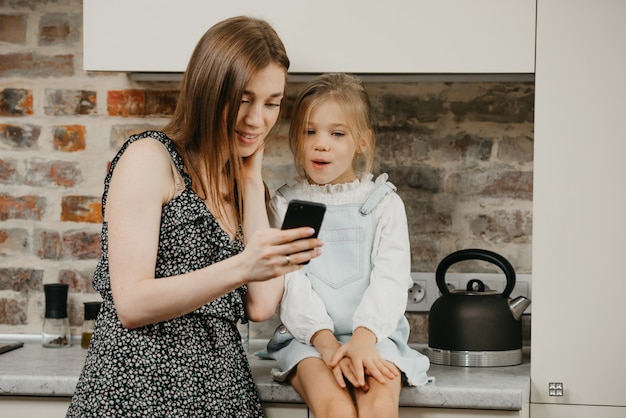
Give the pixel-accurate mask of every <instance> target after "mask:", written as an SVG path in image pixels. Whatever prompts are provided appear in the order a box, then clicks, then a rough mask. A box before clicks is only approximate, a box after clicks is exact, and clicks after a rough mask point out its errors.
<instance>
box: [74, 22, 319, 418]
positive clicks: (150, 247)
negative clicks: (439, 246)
mask: <svg viewBox="0 0 626 418" xmlns="http://www.w3.org/2000/svg"><path fill="white" fill-rule="evenodd" d="M288 67H289V60H288V58H287V54H286V52H285V49H284V46H283V44H282V42H281V41H280V39H279V37H278V36H277V34H276V33H275V31H274V30H273V29H272V28H271V27H270V26H269V25H268V24H267V23H266V22H264V21H262V20H257V19H252V18H248V17H236V18H231V19H227V20H225V21H223V22H220V23H218V24H216V25H215V26H213V27H212V28H211V29H209V30H208V31H207V32H206V34H205V35H204V36H203V37H202V38H201V39H200V41H199V43H198V44H197V46H196V48H195V50H194V52H193V54H192V56H191V59H190V62H189V65H188V67H187V70H186V72H185V76H184V79H183V82H182V87H181V91H180V97H179V101H178V104H177V107H176V111H175V114H174V116H173V118H172V119H171V121H170V122H169V123H168V125H167V126H166V127H165V128H164V129H163V131H162V132H160V131H149V132H144V133H142V134H140V135H135V136H132V137H131V138H130V139H129V140H128V141H127V142H126V143H125V144H124V145H123V146H122V148H121V149H120V151H119V153H118V154H117V156H116V157H115V158H114V159H113V161H112V163H111V168H110V171H109V173H108V175H107V177H106V179H105V188H104V194H103V211H104V224H103V229H102V259H101V261H100V263H99V265H98V267H97V270H96V272H95V276H94V287H95V288H96V289H97V290H98V291H99V292H100V294H101V295H102V299H103V302H102V307H101V310H100V314H99V316H98V318H97V321H96V328H95V330H94V334H93V338H92V341H91V345H90V348H89V351H88V354H87V359H86V362H85V366H84V368H83V371H82V374H81V376H80V379H79V382H78V385H77V388H76V392H75V395H74V397H73V400H72V403H71V405H70V408H69V410H68V413H67V416H68V417H82V418H84V417H121V416H123V417H139V416H142V417H143V416H145V417H175V416H176V417H183V416H184V417H205V416H215V417H259V416H262V415H263V414H262V410H261V405H260V401H259V398H258V395H257V392H256V388H255V385H254V381H253V379H252V375H251V373H250V368H249V364H248V362H247V358H246V354H245V352H244V350H243V348H242V345H241V338H240V335H239V333H238V331H237V327H236V322H237V321H246V320H247V319H251V320H254V321H262V320H265V319H267V318H269V317H270V316H271V315H272V314H273V313H274V311H275V309H276V307H277V304H278V302H279V300H280V297H281V295H282V291H283V283H284V279H283V277H282V276H283V275H284V274H286V273H289V272H293V271H295V270H297V269H298V268H299V267H298V263H300V262H303V261H307V260H310V259H312V258H314V257H316V256H317V255H318V254H319V247H320V246H321V242H320V241H319V240H317V239H310V238H307V237H310V235H311V234H312V232H313V231H312V230H310V229H309V228H300V229H296V230H291V231H280V230H278V229H270V228H269V223H268V218H267V211H266V197H265V196H266V192H265V184H264V182H263V179H262V177H261V161H262V157H263V146H264V142H265V140H266V138H267V137H268V135H269V133H270V131H271V130H272V128H273V126H274V124H275V123H276V121H277V119H278V117H279V113H280V108H281V107H280V105H281V101H282V98H283V92H284V88H285V80H286V74H287V69H288ZM298 238H307V239H304V240H297V239H298Z"/></svg>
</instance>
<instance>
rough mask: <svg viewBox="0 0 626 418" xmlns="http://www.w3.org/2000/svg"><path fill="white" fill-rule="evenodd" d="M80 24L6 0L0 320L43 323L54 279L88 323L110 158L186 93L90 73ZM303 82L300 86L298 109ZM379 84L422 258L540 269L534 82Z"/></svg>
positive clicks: (0, 33)
mask: <svg viewBox="0 0 626 418" xmlns="http://www.w3.org/2000/svg"><path fill="white" fill-rule="evenodd" d="M82 29H83V28H82V2H81V1H80V0H50V1H46V2H0V333H21V332H26V333H38V332H39V331H40V329H41V320H42V318H41V317H42V313H43V305H44V298H43V292H42V284H44V283H52V282H63V283H68V284H69V285H70V293H69V314H70V323H71V324H72V326H73V331H74V333H78V332H79V327H80V325H81V323H82V302H85V301H90V300H99V295H98V294H97V293H96V292H95V291H94V289H93V287H92V284H91V275H92V274H93V270H94V269H95V266H96V264H97V261H98V258H99V256H100V235H99V234H100V227H101V221H102V218H101V202H100V199H101V194H102V182H103V179H104V175H105V173H106V170H107V167H108V165H109V163H110V161H111V159H112V157H113V156H114V155H115V152H116V150H117V149H118V148H119V147H120V146H121V144H122V143H123V142H124V141H125V139H126V138H127V137H128V135H130V134H132V133H135V132H138V131H142V130H145V129H154V128H156V129H158V128H159V127H161V126H162V125H163V124H164V123H165V122H166V121H167V117H168V116H169V115H171V114H172V112H173V109H174V106H175V103H176V97H177V94H178V84H177V83H176V82H151V83H145V82H144V83H140V82H135V81H133V80H131V79H130V78H129V77H128V76H127V74H124V73H109V72H95V73H86V72H84V71H83V69H82ZM399 53H401V52H399ZM402 53H403V52H402ZM300 87H301V84H299V83H290V84H289V85H288V91H287V102H286V107H287V110H289V109H290V107H291V104H292V102H293V98H294V97H295V95H296V93H297V91H298V89H299V88H300ZM368 90H369V92H370V94H371V97H372V101H373V104H374V107H375V113H376V119H377V161H376V171H377V172H380V171H386V172H388V173H389V174H390V179H391V181H393V182H394V183H395V184H396V185H397V186H398V191H399V193H400V195H401V196H402V197H403V199H404V201H405V204H406V208H407V213H408V215H409V223H410V228H411V244H412V249H411V251H412V263H413V270H415V271H434V269H435V268H436V266H437V264H438V262H439V261H440V260H441V259H442V258H443V257H444V256H445V255H447V254H448V253H450V252H452V251H454V250H456V249H460V248H467V247H480V248H487V249H492V250H495V251H497V252H499V253H501V254H503V255H504V256H505V257H507V258H508V259H509V260H510V261H511V262H512V263H513V265H514V267H515V269H516V271H517V272H519V273H529V272H530V267H531V259H530V257H531V226H532V174H533V171H532V164H533V111H534V108H533V102H534V86H533V85H532V83H505V82H494V83H458V82H457V83H438V82H429V83H371V84H368ZM287 129H288V128H287V122H283V123H282V124H281V127H280V131H279V135H278V137H277V138H276V139H275V140H274V141H273V142H271V143H270V144H269V145H268V150H267V153H266V158H265V168H264V170H265V175H266V180H267V182H268V186H269V187H270V189H272V190H273V189H275V188H276V187H278V186H280V185H281V184H282V183H283V182H284V181H285V180H286V179H288V178H290V177H291V176H292V175H293V168H292V160H291V154H290V151H289V148H288V146H287V139H286V133H287ZM486 267H489V266H482V265H471V264H470V265H468V266H466V267H462V268H464V269H466V270H468V271H475V269H478V268H486ZM410 320H411V323H412V325H413V335H412V340H413V341H422V342H423V341H424V340H425V338H426V328H425V327H426V322H427V321H426V316H425V315H416V314H413V315H410ZM274 326H275V324H274V323H273V322H272V321H270V322H269V323H266V324H262V325H259V326H258V328H257V333H258V334H260V335H261V336H267V334H268V333H269V332H270V330H271V329H273V327H274ZM253 336H254V335H253Z"/></svg>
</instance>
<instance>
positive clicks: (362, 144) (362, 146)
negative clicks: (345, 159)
mask: <svg viewBox="0 0 626 418" xmlns="http://www.w3.org/2000/svg"><path fill="white" fill-rule="evenodd" d="M371 139H372V131H371V129H368V130H367V131H366V132H365V135H364V136H362V137H360V138H359V141H358V146H357V149H356V153H357V154H362V153H363V152H365V150H366V149H367V148H368V144H369V143H371V142H372V141H371Z"/></svg>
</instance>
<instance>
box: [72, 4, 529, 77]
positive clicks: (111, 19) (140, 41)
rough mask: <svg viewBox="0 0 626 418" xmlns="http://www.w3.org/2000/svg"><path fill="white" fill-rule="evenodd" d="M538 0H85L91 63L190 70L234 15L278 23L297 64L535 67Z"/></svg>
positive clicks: (321, 67) (479, 69)
mask: <svg viewBox="0 0 626 418" xmlns="http://www.w3.org/2000/svg"><path fill="white" fill-rule="evenodd" d="M535 10H536V0H384V1H383V0H318V1H315V2H303V1H298V0H269V1H264V2H260V1H258V0H232V1H224V0H222V1H210V0H106V1H102V0H84V1H83V13H84V68H85V70H88V71H128V72H183V71H184V70H185V68H186V65H187V61H188V59H189V56H190V55H191V52H192V50H193V48H194V46H195V45H196V42H197V41H198V40H199V39H200V37H201V36H202V34H203V33H204V32H205V31H206V30H207V29H208V28H209V27H210V26H212V25H213V24H214V23H216V22H218V21H220V20H222V19H224V18H227V17H231V16H236V15H250V16H255V17H260V18H264V19H266V20H267V21H268V22H270V23H271V24H272V25H273V26H274V28H275V29H276V31H277V32H278V34H279V35H280V37H281V38H282V39H283V42H284V43H285V47H286V48H287V52H288V54H289V57H290V60H291V62H292V66H291V68H290V72H291V73H321V72H328V71H345V72H353V73H362V74H377V73H385V74H389V73H391V74H393V73H395V74H403V73H408V74H417V73H422V74H423V73H426V74H428V73H453V74H454V73H461V74H462V73H534V71H535Z"/></svg>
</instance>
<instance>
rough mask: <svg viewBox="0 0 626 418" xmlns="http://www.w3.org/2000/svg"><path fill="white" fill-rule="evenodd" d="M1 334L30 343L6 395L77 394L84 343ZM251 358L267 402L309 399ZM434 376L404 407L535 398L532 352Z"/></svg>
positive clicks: (10, 357)
mask: <svg viewBox="0 0 626 418" xmlns="http://www.w3.org/2000/svg"><path fill="white" fill-rule="evenodd" d="M0 337H1V338H0V339H2V340H8V339H18V340H21V341H24V342H25V344H24V347H22V348H18V349H15V350H13V351H9V352H7V353H4V354H0V395H12V396H16V395H25V396H63V397H70V396H72V394H73V393H74V389H75V387H76V383H77V381H78V376H79V375H80V372H81V369H82V367H83V363H84V360H85V355H86V354H87V350H85V349H83V348H81V347H80V342H75V341H73V343H72V346H71V347H69V348H43V347H42V346H41V345H40V344H39V343H38V341H37V339H33V338H32V337H30V336H29V337H30V338H19V337H22V336H20V335H11V336H9V337H8V338H7V336H0ZM264 343H265V342H264V341H263V340H252V341H251V342H250V351H254V350H259V349H262V348H264ZM416 348H417V349H420V347H416ZM421 348H422V349H423V348H424V347H423V346H421ZM248 358H249V360H250V364H251V366H252V372H253V375H254V378H255V381H256V383H257V387H258V391H259V395H260V397H261V401H263V402H288V403H303V401H302V399H301V398H300V396H299V395H298V394H297V393H296V391H295V390H294V389H293V388H292V387H291V386H290V385H288V384H281V383H278V382H275V381H273V380H272V378H271V375H270V370H271V368H272V367H276V363H275V362H274V361H273V360H263V359H260V358H258V357H257V356H256V355H254V354H249V355H248ZM428 374H429V376H432V377H435V379H436V380H435V382H434V383H429V384H427V385H425V386H421V387H405V388H403V389H402V392H401V395H400V405H401V406H407V407H442V408H470V409H500V410H521V409H522V406H523V405H527V404H528V402H529V395H530V361H529V355H528V353H527V352H525V355H524V360H523V363H522V364H521V365H518V366H508V367H452V366H442V365H436V364H433V365H431V368H430V371H429V372H428Z"/></svg>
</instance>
